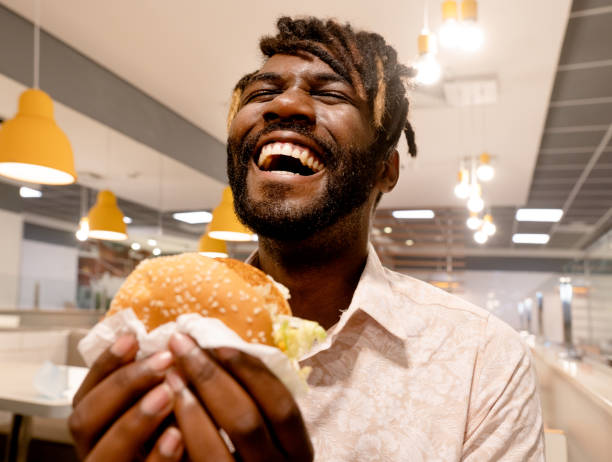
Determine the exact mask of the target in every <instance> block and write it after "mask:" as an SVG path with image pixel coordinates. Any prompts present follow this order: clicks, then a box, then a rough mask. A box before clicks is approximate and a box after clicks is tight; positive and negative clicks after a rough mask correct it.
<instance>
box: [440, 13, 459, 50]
mask: <svg viewBox="0 0 612 462" xmlns="http://www.w3.org/2000/svg"><path fill="white" fill-rule="evenodd" d="M439 36H440V45H442V46H443V47H444V48H448V49H451V50H452V49H455V48H457V47H458V46H459V40H460V38H461V27H460V26H459V22H458V21H457V20H456V19H454V18H450V19H447V20H445V21H444V23H443V24H442V27H440V32H439Z"/></svg>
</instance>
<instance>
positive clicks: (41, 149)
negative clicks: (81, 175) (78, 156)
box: [0, 88, 77, 185]
mask: <svg viewBox="0 0 612 462" xmlns="http://www.w3.org/2000/svg"><path fill="white" fill-rule="evenodd" d="M0 175H2V176H5V177H7V178H11V179H13V180H17V181H27V182H29V183H39V184H48V185H65V184H71V183H74V182H75V181H76V178H77V175H76V171H75V169H74V156H73V154H72V148H71V147H70V142H69V141H68V137H67V136H66V134H65V133H64V132H63V131H62V130H61V129H60V128H59V127H58V126H57V124H56V123H55V120H54V119H53V101H52V100H51V98H50V97H49V95H47V94H46V93H45V92H44V91H42V90H38V89H34V88H31V89H29V90H26V91H24V92H23V93H22V94H21V96H20V97H19V110H18V112H17V115H16V116H15V117H14V118H13V119H11V120H8V121H6V122H4V123H3V124H2V125H1V126H0Z"/></svg>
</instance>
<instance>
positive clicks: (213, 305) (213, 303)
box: [210, 300, 219, 308]
mask: <svg viewBox="0 0 612 462" xmlns="http://www.w3.org/2000/svg"><path fill="white" fill-rule="evenodd" d="M210 306H212V307H213V308H217V307H218V306H219V302H218V301H217V300H215V301H214V302H212V303H211V305H210Z"/></svg>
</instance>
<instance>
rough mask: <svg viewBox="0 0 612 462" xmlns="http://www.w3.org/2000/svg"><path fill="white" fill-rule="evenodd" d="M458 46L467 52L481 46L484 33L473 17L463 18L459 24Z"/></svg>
mask: <svg viewBox="0 0 612 462" xmlns="http://www.w3.org/2000/svg"><path fill="white" fill-rule="evenodd" d="M458 43H459V47H460V48H461V50H463V51H466V52H468V53H473V52H475V51H478V50H479V49H480V48H482V44H483V43H484V34H483V33H482V29H481V28H480V26H479V25H478V23H477V22H476V21H475V20H473V19H464V20H463V21H461V24H460V25H459V40H458Z"/></svg>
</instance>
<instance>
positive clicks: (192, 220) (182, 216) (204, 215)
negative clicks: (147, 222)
mask: <svg viewBox="0 0 612 462" xmlns="http://www.w3.org/2000/svg"><path fill="white" fill-rule="evenodd" d="M172 218H174V219H175V220H178V221H182V222H183V223H189V224H190V225H197V224H202V223H210V221H211V220H212V213H210V212H207V211H205V210H196V211H193V212H177V213H173V214H172Z"/></svg>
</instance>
